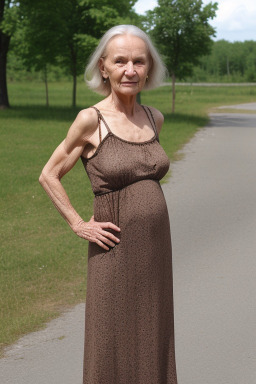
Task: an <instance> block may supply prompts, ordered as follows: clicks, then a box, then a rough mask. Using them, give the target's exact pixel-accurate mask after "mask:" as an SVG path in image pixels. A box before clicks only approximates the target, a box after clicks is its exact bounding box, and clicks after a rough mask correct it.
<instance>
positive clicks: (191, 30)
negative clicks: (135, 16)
mask: <svg viewBox="0 0 256 384" xmlns="http://www.w3.org/2000/svg"><path fill="white" fill-rule="evenodd" d="M216 10H217V3H209V4H207V5H205V6H203V1H202V0H158V6H157V7H156V8H154V9H153V10H152V11H148V12H147V17H146V23H145V27H146V29H147V31H148V33H149V34H150V35H151V36H152V38H153V40H154V42H155V43H156V45H157V47H159V49H160V52H162V54H163V58H164V60H165V62H166V66H167V69H168V71H169V73H170V75H171V77H172V92H173V97H172V112H173V113H174V110H175V82H176V77H177V76H178V77H179V78H184V77H185V76H189V75H191V74H192V72H193V66H194V65H197V64H199V59H200V57H201V56H203V55H206V54H209V53H210V50H211V47H212V44H213V41H212V40H211V37H212V36H215V29H214V28H213V27H212V26H211V25H210V24H209V22H208V21H209V19H213V18H214V17H215V15H216Z"/></svg>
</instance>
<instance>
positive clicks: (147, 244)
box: [82, 107, 177, 384]
mask: <svg viewBox="0 0 256 384" xmlns="http://www.w3.org/2000/svg"><path fill="white" fill-rule="evenodd" d="M94 108H95V107H94ZM143 108H144V110H145V113H146V114H147V117H148V119H149V121H150V123H151V125H152V127H153V129H154V136H153V137H152V138H151V139H150V140H147V141H144V142H130V141H127V140H124V139H122V138H120V137H118V136H116V135H115V134H114V133H112V132H111V130H110V128H109V126H108V124H107V123H106V121H105V120H104V117H103V116H102V114H101V113H100V111H99V110H97V109H96V108H95V109H96V110H97V113H98V117H99V129H101V128H100V122H103V123H104V124H105V126H106V128H107V130H108V133H107V135H106V136H105V137H104V138H103V140H101V142H100V144H99V146H98V148H97V150H96V152H95V153H94V154H93V156H91V157H90V158H88V159H85V158H83V157H82V161H83V164H84V167H85V169H86V172H87V174H88V176H89V178H90V181H91V184H92V189H93V192H94V194H95V199H94V218H95V220H96V221H111V222H113V223H114V224H116V225H117V226H119V227H120V228H121V233H120V234H119V233H115V234H116V235H117V237H119V238H120V240H121V241H120V243H119V244H117V245H116V246H115V247H114V248H112V249H110V250H109V251H105V250H104V249H103V248H101V247H100V246H98V245H97V244H96V243H89V251H88V272H87V294H86V317H85V349H84V376H83V384H177V378H176V365H175V349H174V316H173V279H172V250H171V236H170V225H169V217H168V212H167V206H166V202H165V198H164V195H163V192H162V188H161V186H160V184H159V180H160V179H162V177H163V176H164V175H165V174H166V172H167V171H168V169H169V165H170V164H169V159H168V157H167V155H166V153H165V152H164V150H163V148H162V147H161V145H160V144H159V139H158V135H157V131H156V126H155V122H154V118H153V116H152V114H151V111H150V109H148V108H147V107H143ZM100 138H101V132H100Z"/></svg>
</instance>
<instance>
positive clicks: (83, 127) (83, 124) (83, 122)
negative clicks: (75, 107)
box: [71, 108, 98, 136]
mask: <svg viewBox="0 0 256 384" xmlns="http://www.w3.org/2000/svg"><path fill="white" fill-rule="evenodd" d="M97 126H98V115H97V112H96V111H95V109H93V108H86V109H82V110H81V111H80V112H79V113H78V114H77V116H76V119H75V121H74V122H73V124H72V125H71V128H72V127H73V128H74V129H79V131H80V133H81V134H83V135H84V134H85V135H86V136H87V135H89V136H90V135H91V134H93V133H94V131H95V130H96V128H97Z"/></svg>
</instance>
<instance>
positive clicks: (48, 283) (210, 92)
mask: <svg viewBox="0 0 256 384" xmlns="http://www.w3.org/2000/svg"><path fill="white" fill-rule="evenodd" d="M71 87H72V85H71V84H69V83H55V84H54V83H53V84H50V85H49V89H50V105H51V106H50V107H49V108H46V107H45V106H44V87H43V85H42V84H40V83H11V84H10V85H9V96H10V102H11V105H12V108H11V109H10V110H3V111H0V126H1V143H2V146H1V155H0V156H1V174H0V183H1V233H2V234H3V235H2V240H1V259H0V262H1V264H0V268H1V269H0V278H1V280H0V292H1V301H0V323H1V328H0V343H1V347H2V348H3V347H4V346H5V345H8V344H10V343H12V342H14V341H15V340H17V338H18V337H20V336H21V335H23V334H25V333H27V332H30V331H33V330H36V329H38V327H40V326H42V325H43V324H44V323H45V322H46V321H47V320H49V319H51V318H53V317H55V316H57V314H58V313H59V312H60V311H61V310H62V309H63V308H66V307H68V306H72V305H74V304H76V303H79V302H84V301H85V288H86V262H87V242H85V241H83V240H81V239H79V238H78V237H76V236H75V235H74V234H73V233H72V232H71V230H70V229H69V227H68V226H67V224H66V223H65V222H64V220H63V219H62V218H61V216H60V215H59V214H58V213H57V211H56V210H55V208H54V207H53V205H52V204H51V202H50V201H49V198H48V197H47V195H46V194H45V192H44V191H43V190H42V188H41V186H40V185H39V183H38V177H39V174H40V172H41V169H42V167H43V166H44V164H45V163H46V161H47V160H48V158H49V156H50V155H51V153H52V151H53V150H54V149H55V147H56V146H57V145H58V144H59V143H60V142H61V141H62V140H63V138H64V137H65V135H66V132H67V130H68V128H69V126H70V124H71V122H72V121H73V120H74V118H75V116H76V114H77V112H78V111H79V110H80V109H82V108H85V107H88V106H90V105H93V104H95V103H96V102H97V101H98V100H100V97H99V96H97V95H95V94H93V93H91V92H89V91H88V90H86V88H85V86H84V85H83V84H79V86H78V100H77V101H78V107H77V108H76V109H72V108H70V103H71ZM255 99H256V88H253V87H252V88H249V87H234V88H231V87H228V88H225V87H223V88H222V87H220V88H215V87H214V88H204V87H195V88H193V87H190V86H188V87H178V88H177V103H176V114H175V115H172V114H171V113H170V109H171V92H170V87H162V88H160V89H157V90H154V91H150V92H145V93H143V94H142V103H143V104H148V105H153V106H155V107H156V108H159V109H160V110H161V111H162V112H163V113H164V115H165V126H164V129H163V131H162V133H161V136H160V140H161V143H162V145H163V146H164V148H165V150H166V152H167V154H168V156H169V157H170V158H171V159H172V160H175V159H176V156H175V153H176V152H177V150H179V149H180V148H181V147H182V146H183V145H184V143H186V142H187V141H188V140H189V139H190V138H191V137H192V136H193V135H194V133H195V132H196V131H197V130H198V129H199V128H200V127H202V126H204V125H205V124H206V123H207V121H208V117H207V112H208V111H209V110H210V108H213V107H216V106H218V105H228V104H235V103H242V102H250V101H255ZM63 184H64V186H65V188H66V190H67V193H68V195H69V196H70V198H71V201H72V203H73V205H74V207H75V208H76V209H77V211H78V212H79V214H80V215H81V216H82V217H83V218H84V219H85V220H88V219H89V218H90V216H91V214H92V202H93V194H92V192H91V187H90V184H89V180H88V178H87V177H86V174H85V171H84V169H83V167H82V164H81V162H80V161H79V162H78V163H77V165H76V166H75V167H74V168H73V169H72V171H71V172H70V173H69V174H68V175H67V176H66V177H65V178H64V180H63Z"/></svg>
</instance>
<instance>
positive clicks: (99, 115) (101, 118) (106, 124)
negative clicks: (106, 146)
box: [90, 106, 111, 142]
mask: <svg viewBox="0 0 256 384" xmlns="http://www.w3.org/2000/svg"><path fill="white" fill-rule="evenodd" d="M90 108H93V109H95V111H96V112H97V114H98V119H99V129H100V142H101V125H100V122H101V120H102V121H103V123H104V124H105V126H106V128H107V131H108V133H110V132H111V129H110V128H109V126H108V123H107V122H106V120H105V119H104V117H103V116H102V114H101V112H100V110H99V109H98V108H96V107H94V106H91V107H90Z"/></svg>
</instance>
